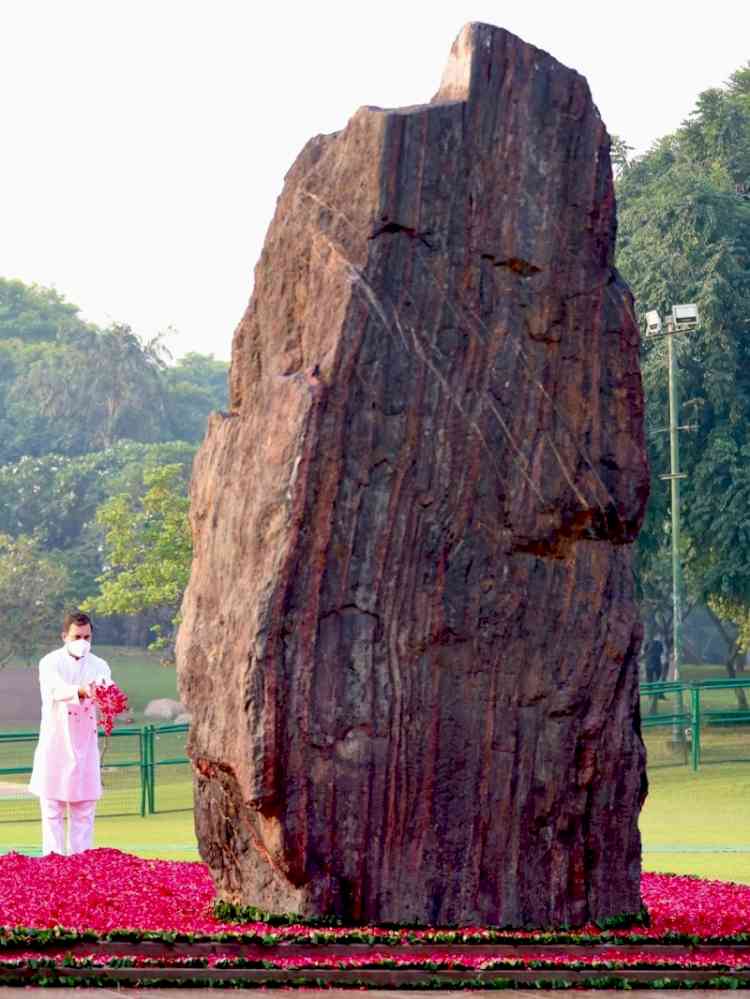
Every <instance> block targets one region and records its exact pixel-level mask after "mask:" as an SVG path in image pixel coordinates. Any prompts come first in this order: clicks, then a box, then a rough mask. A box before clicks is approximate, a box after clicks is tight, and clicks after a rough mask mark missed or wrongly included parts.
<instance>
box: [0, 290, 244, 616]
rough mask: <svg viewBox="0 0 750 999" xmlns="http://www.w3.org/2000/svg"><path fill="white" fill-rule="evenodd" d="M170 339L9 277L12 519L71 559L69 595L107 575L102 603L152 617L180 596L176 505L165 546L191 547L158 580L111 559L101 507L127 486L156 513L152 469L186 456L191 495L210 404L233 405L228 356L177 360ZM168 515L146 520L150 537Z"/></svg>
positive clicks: (3, 469)
mask: <svg viewBox="0 0 750 999" xmlns="http://www.w3.org/2000/svg"><path fill="white" fill-rule="evenodd" d="M163 339H164V338H163V336H161V335H160V336H157V337H155V338H153V339H152V340H150V341H144V340H142V339H141V338H140V337H138V336H137V335H136V334H135V333H134V332H133V330H132V329H130V327H128V326H127V325H124V324H114V325H112V326H111V327H109V328H107V329H101V328H99V327H97V326H95V325H93V324H90V323H85V322H83V321H82V320H81V319H80V317H79V310H78V308H77V306H75V305H72V304H71V303H69V302H66V301H65V299H64V298H63V297H62V296H61V295H60V294H59V293H58V292H56V291H55V290H54V289H49V288H41V287H38V286H36V285H26V284H24V283H23V282H21V281H10V280H6V279H2V278H0V532H4V533H5V534H7V535H9V536H10V537H19V536H21V535H33V536H34V538H35V539H36V543H37V544H38V546H39V551H40V552H47V553H50V555H51V556H52V557H53V559H54V562H55V565H56V566H57V567H58V568H59V569H60V570H61V571H62V572H63V575H64V578H65V591H64V597H65V600H66V602H68V603H76V604H77V603H79V602H80V601H81V599H82V598H83V597H84V596H87V595H91V594H93V593H95V592H96V590H97V579H98V577H100V576H102V575H103V574H104V576H105V577H106V582H107V586H106V594H107V599H105V598H104V595H103V593H100V594H99V596H98V598H97V600H98V601H99V603H98V604H97V606H98V607H103V606H105V605H107V606H109V607H114V606H115V605H117V606H118V607H119V608H120V610H119V613H121V614H127V615H133V614H138V615H140V616H141V617H143V616H145V617H146V621H145V622H144V625H142V626H141V629H142V628H143V627H144V626H145V624H151V623H152V622H153V620H154V614H150V615H149V613H148V612H147V611H146V608H154V607H156V606H157V603H159V604H160V606H165V607H170V608H173V609H174V607H175V606H176V605H177V604H178V603H179V599H180V596H181V594H180V593H177V590H178V589H179V587H180V585H182V582H183V580H184V577H185V572H184V566H183V568H182V569H181V570H178V569H177V567H176V566H177V562H178V561H179V559H180V558H183V560H184V538H180V537H178V534H179V532H178V531H177V528H176V526H175V522H174V521H173V520H172V519H171V518H170V516H168V515H167V514H166V511H163V512H162V521H161V527H160V529H162V530H163V531H165V532H166V533H165V534H164V535H163V536H162V537H161V538H160V541H159V543H155V549H154V550H156V551H159V552H162V553H163V552H164V550H165V548H166V549H169V550H170V552H172V553H173V554H174V553H176V552H179V554H178V555H175V557H174V558H170V557H168V558H166V559H165V561H164V564H163V566H162V571H161V575H158V574H157V571H156V570H157V566H156V564H155V563H154V565H153V567H152V570H151V577H150V579H148V578H147V571H146V568H144V567H141V570H140V572H136V571H135V567H134V566H133V565H128V564H127V563H126V562H124V561H118V563H117V566H115V565H114V564H113V563H111V562H108V563H107V564H106V565H105V562H104V559H103V556H104V553H105V547H106V546H105V544H104V539H103V534H104V531H105V529H106V526H105V521H104V520H102V521H97V518H96V511H97V509H98V508H99V507H100V506H101V505H102V504H107V502H108V501H110V500H112V498H113V497H114V496H118V495H121V496H123V497H129V499H130V501H131V502H132V503H133V504H134V508H135V507H138V509H139V510H140V512H141V513H142V514H143V513H144V509H143V506H142V504H143V502H144V493H145V492H147V491H148V489H149V488H153V489H156V483H155V482H154V483H152V487H147V486H144V470H146V471H148V472H149V474H151V473H152V472H154V471H155V470H158V469H159V468H160V467H164V466H171V465H175V464H176V465H179V467H180V472H179V474H178V475H177V477H176V478H175V479H173V480H170V488H171V489H173V490H174V496H175V498H177V497H178V493H179V500H180V503H181V504H182V505H183V506H185V505H186V504H187V478H188V476H189V467H190V464H191V462H192V458H193V455H194V453H195V449H196V445H197V444H198V442H199V441H200V440H201V439H202V437H203V434H204V431H205V426H206V419H207V416H208V414H209V413H210V412H211V411H212V410H214V409H222V408H225V407H226V404H227V365H226V364H225V363H224V362H223V361H217V360H216V359H215V358H214V357H213V356H205V355H202V354H197V353H191V354H187V355H186V356H185V357H183V358H182V359H180V360H179V361H178V362H177V363H171V358H170V356H169V352H168V351H167V350H166V348H165V346H164V342H163ZM167 474H168V475H169V474H171V473H167ZM178 480H179V482H178ZM118 502H119V503H121V504H126V502H127V500H126V499H125V498H123V499H121V500H119V501H118ZM154 502H156V500H155V494H154V495H152V496H151V498H149V500H148V501H147V505H148V504H151V503H154ZM139 504H140V506H139ZM108 509H109V510H110V514H109V515H110V516H114V512H115V509H116V506H113V507H111V508H108ZM156 516H157V515H156V513H155V511H154V510H151V511H150V512H149V513H148V517H147V520H146V521H142V520H139V521H138V523H139V525H140V526H141V527H143V528H144V529H146V528H148V530H149V531H151V532H152V533H151V534H150V535H149V538H150V541H154V535H153V530H154V529H155V528H154V527H153V524H154V523H155V519H154V518H155V517H156ZM105 518H106V514H105ZM160 546H161V547H160ZM115 577H117V579H118V582H117V585H115ZM131 584H132V585H134V586H136V587H137V591H134V593H133V594H132V596H131V598H130V599H129V600H126V599H125V588H126V587H127V586H129V585H131ZM136 607H139V608H142V609H141V610H140V611H137V612H136V611H135V610H134V608H136ZM156 617H159V615H158V614H157V615H156ZM165 620H166V618H165ZM119 627H120V626H119V625H118V628H119Z"/></svg>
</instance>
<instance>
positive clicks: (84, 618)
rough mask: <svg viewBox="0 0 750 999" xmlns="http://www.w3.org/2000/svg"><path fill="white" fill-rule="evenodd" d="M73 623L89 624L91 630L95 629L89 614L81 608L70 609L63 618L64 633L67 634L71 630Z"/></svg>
mask: <svg viewBox="0 0 750 999" xmlns="http://www.w3.org/2000/svg"><path fill="white" fill-rule="evenodd" d="M72 624H88V625H90V626H91V630H92V631H93V630H94V624H93V622H92V620H91V618H90V617H89V616H88V614H84V613H83V611H80V610H72V611H68V613H67V614H66V615H65V618H64V619H63V635H67V634H68V632H69V631H70V626H71V625H72Z"/></svg>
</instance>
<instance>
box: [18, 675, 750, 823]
mask: <svg viewBox="0 0 750 999" xmlns="http://www.w3.org/2000/svg"><path fill="white" fill-rule="evenodd" d="M640 697H641V730H642V733H643V738H644V742H645V743H646V749H647V752H648V766H649V767H661V766H675V765H690V766H691V767H692V768H693V770H696V771H697V770H698V769H699V768H700V767H701V766H702V765H707V764H713V763H730V762H739V761H750V678H748V679H745V678H744V677H743V678H739V679H736V680H730V679H726V680H702V681H700V682H698V683H677V682H667V683H642V684H641V687H640ZM188 728H189V726H188V725H185V724H183V725H144V726H141V727H136V726H133V727H128V728H119V729H115V730H114V731H113V732H112V734H111V735H110V736H109V737H107V738H106V739H105V737H104V736H103V735H100V737H99V744H100V752H101V754H102V783H103V785H104V796H103V798H102V799H101V801H100V803H99V807H98V809H97V814H98V815H100V816H102V815H133V814H140V815H142V816H145V815H152V814H154V813H156V812H169V811H184V810H189V809H192V807H193V782H192V773H191V766H190V761H189V760H188V757H187V754H186V751H185V744H186V741H187V733H188ZM37 739H38V732H0V823H7V822H22V821H27V820H28V821H31V820H33V821H38V817H39V810H38V804H37V800H36V798H34V797H33V796H32V795H31V794H29V792H28V790H27V789H26V786H27V784H28V781H29V777H30V775H31V767H32V761H33V755H34V749H35V748H36V743H37Z"/></svg>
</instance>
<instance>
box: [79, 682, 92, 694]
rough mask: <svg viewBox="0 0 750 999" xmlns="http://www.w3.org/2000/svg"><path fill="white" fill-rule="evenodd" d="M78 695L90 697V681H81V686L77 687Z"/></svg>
mask: <svg viewBox="0 0 750 999" xmlns="http://www.w3.org/2000/svg"><path fill="white" fill-rule="evenodd" d="M78 696H79V697H91V684H90V683H82V684H81V686H80V687H79V688H78Z"/></svg>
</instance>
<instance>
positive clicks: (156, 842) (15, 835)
mask: <svg viewBox="0 0 750 999" xmlns="http://www.w3.org/2000/svg"><path fill="white" fill-rule="evenodd" d="M39 837H40V832H39V822H38V821H37V820H29V821H26V822H13V823H5V822H3V823H0V853H8V852H9V851H10V850H17V851H20V852H22V853H30V854H38V853H39V852H40V850H39V842H40V840H39ZM95 837H96V840H95V846H97V847H112V848H114V849H117V850H124V851H125V852H127V853H137V854H138V855H139V856H141V857H160V858H162V859H166V860H200V857H199V856H198V847H197V845H196V841H195V831H194V828H193V813H192V812H191V811H180V812H164V813H161V814H157V815H149V816H147V817H146V818H144V819H142V818H141V817H140V816H139V815H118V816H105V817H103V818H98V819H97V820H96V826H95Z"/></svg>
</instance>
